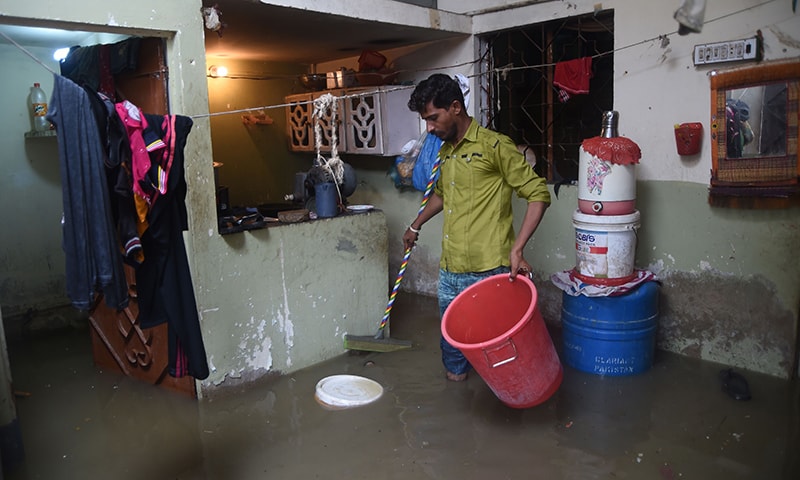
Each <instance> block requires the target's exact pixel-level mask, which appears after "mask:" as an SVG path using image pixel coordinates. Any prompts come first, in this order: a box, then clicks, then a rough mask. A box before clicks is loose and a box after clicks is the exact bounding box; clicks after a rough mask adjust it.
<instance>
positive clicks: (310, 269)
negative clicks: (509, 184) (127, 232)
mask: <svg viewBox="0 0 800 480" xmlns="http://www.w3.org/2000/svg"><path fill="white" fill-rule="evenodd" d="M275 3H281V2H275ZM286 3H291V2H286ZM311 3H314V4H316V3H315V2H310V1H309V2H304V4H309V5H310V4H311ZM449 3H450V2H447V1H440V2H439V6H440V8H442V9H448V7H447V5H449ZM456 3H457V2H456ZM478 3H479V4H480V7H481V8H486V7H487V5H486V2H478ZM478 3H474V4H475V5H477V4H478ZM512 3H513V4H520V5H523V6H521V7H520V8H515V9H511V10H506V11H503V10H500V11H497V12H491V13H486V14H484V15H480V16H478V17H475V18H474V19H473V28H474V31H475V33H482V32H490V31H495V30H501V29H505V28H511V27H514V26H517V25H520V24H523V23H524V24H533V23H536V22H540V21H545V20H551V19H553V18H560V17H566V16H573V15H579V14H584V13H589V12H591V11H592V10H593V8H594V6H595V4H597V2H590V1H586V0H579V1H573V2H562V1H557V2H545V3H541V4H536V3H535V2H516V3H515V2H512ZM349 4H350V3H348V2H344V1H342V2H335V3H333V4H331V5H334V6H337V5H338V8H340V9H341V11H342V13H347V8H348V5H349ZM495 4H496V5H503V4H509V2H495ZM754 4H755V3H754V2H752V1H745V0H730V1H726V2H710V3H709V5H708V8H707V11H706V19H707V20H712V19H718V20H715V21H713V22H709V23H707V25H706V26H705V27H704V30H703V33H702V34H693V35H689V36H686V37H679V36H677V35H674V32H675V31H676V30H677V24H676V23H675V21H674V20H673V19H672V14H673V12H674V9H675V8H677V6H678V2H648V3H647V5H646V6H644V7H643V6H642V2H638V1H636V0H615V1H608V2H603V3H602V7H603V8H613V9H615V37H616V40H615V41H616V45H617V48H618V49H619V51H618V52H617V53H616V54H615V100H614V106H615V109H616V110H618V111H619V112H620V133H621V134H622V135H624V136H628V137H629V138H631V139H633V140H635V141H636V142H637V143H639V145H640V146H641V147H642V152H643V158H642V164H641V168H639V179H640V182H639V185H638V187H639V198H638V204H637V206H638V208H639V210H640V211H641V212H642V221H643V224H642V228H641V229H640V235H639V246H638V249H637V256H636V262H637V266H639V267H641V268H649V269H651V270H653V271H655V272H656V273H658V275H659V276H660V277H661V278H662V282H663V285H662V289H661V299H662V309H661V318H660V330H659V345H660V346H661V347H662V348H665V349H668V350H672V351H676V352H680V353H683V354H686V355H691V356H695V357H700V358H705V359H709V360H714V361H719V362H722V363H726V364H730V365H734V366H737V367H742V368H748V369H751V370H755V371H762V372H766V373H769V374H773V375H778V376H788V375H790V374H791V373H792V372H793V371H794V364H795V363H796V358H797V353H796V338H797V319H798V310H799V309H800V306H799V305H800V265H798V258H800V256H798V255H797V251H798V248H800V245H798V237H800V235H798V230H800V225H799V222H800V212H798V209H797V208H794V209H789V210H775V211H763V210H758V211H744V210H726V209H718V208H711V207H709V206H708V204H707V201H706V194H707V192H706V186H707V182H708V171H709V169H710V150H709V149H710V146H709V141H708V138H707V137H706V138H705V139H704V143H703V152H702V153H701V154H700V155H698V156H696V157H685V158H684V157H679V156H678V155H677V154H676V153H675V145H674V140H673V138H674V137H673V133H672V132H673V124H675V123H681V122H687V121H700V122H704V123H705V124H706V125H707V123H708V119H709V117H710V113H709V105H710V99H709V91H708V79H707V73H708V71H709V70H710V68H695V67H694V66H693V65H692V63H691V51H692V48H693V46H694V45H695V44H699V43H708V42H715V41H722V40H731V39H736V38H745V37H749V36H753V35H755V33H756V31H757V30H760V31H761V32H762V34H763V35H764V42H765V56H766V58H767V59H776V58H789V57H798V56H800V42H798V38H797V33H796V32H798V31H800V15H797V14H793V13H792V12H791V6H790V2H788V1H776V2H771V3H769V4H766V5H762V6H758V7H754ZM465 5H467V7H468V6H469V5H468V4H465ZM311 6H312V7H313V5H311ZM199 7H200V2H199V0H195V1H184V2H159V1H155V0H142V1H140V2H136V4H131V3H130V2H122V1H104V0H86V1H84V2H82V3H81V7H80V8H76V7H75V6H74V5H72V4H70V3H69V2H61V1H57V0H42V1H39V2H36V3H25V2H9V1H3V2H1V3H0V15H3V16H9V17H17V18H30V19H33V21H34V23H35V22H37V21H40V22H43V23H44V24H46V25H47V26H70V25H72V26H77V28H84V25H85V24H91V25H94V26H99V27H102V28H103V29H108V30H109V31H121V32H125V33H137V34H147V35H154V36H164V37H167V38H168V39H169V42H168V44H169V48H168V62H169V68H170V104H171V109H172V111H173V112H175V113H181V114H184V115H202V114H205V113H207V112H208V103H207V102H208V88H207V81H206V77H205V69H206V64H205V59H204V48H203V31H202V21H201V18H200V12H199ZM750 7H752V8H750ZM465 8H466V7H465ZM745 9H747V10H745ZM740 10H744V11H743V12H742V13H738V14H733V15H728V14H729V13H731V12H736V11H740ZM662 34H663V35H666V34H669V37H668V38H669V40H670V43H669V45H666V46H662V42H661V41H660V40H659V39H658V36H659V35H662ZM474 52H475V50H474V41H472V40H463V41H458V42H455V43H453V44H446V45H430V46H428V48H427V49H424V50H416V51H414V52H413V53H407V55H406V56H405V57H403V58H400V59H397V61H398V62H399V63H398V66H400V67H401V68H403V67H404V66H407V65H417V66H422V67H432V66H437V65H438V66H441V65H459V66H457V67H452V68H450V69H448V70H446V71H447V72H449V73H465V74H471V73H473V70H472V68H473V67H472V66H470V65H469V64H468V62H470V61H471V60H472V59H473V58H474ZM428 73H429V72H424V71H423V72H420V73H418V76H419V77H420V78H422V77H424V76H427V74H428ZM473 91H476V89H475V88H474V84H473ZM4 121H8V120H4ZM12 121H19V119H16V120H12ZM209 123H210V122H209V121H208V119H207V118H202V117H200V118H197V119H196V122H195V126H194V129H193V131H192V134H191V135H190V138H189V144H188V145H187V152H186V153H187V159H188V161H187V181H188V183H189V197H188V204H189V215H190V231H189V232H188V233H187V235H186V240H187V249H188V253H189V255H190V262H191V265H192V274H193V278H194V282H195V290H196V293H197V299H198V306H199V308H200V310H201V315H202V318H201V325H202V328H203V332H204V336H205V338H206V341H207V349H208V353H209V359H210V361H211V366H212V369H213V373H212V375H211V377H210V378H209V379H208V380H207V381H206V382H203V384H202V385H201V387H202V388H201V390H203V391H212V390H214V389H216V388H220V387H224V386H227V385H239V384H242V383H244V382H247V381H255V380H257V379H258V378H262V377H264V376H267V375H269V374H271V373H278V372H288V371H291V370H294V369H298V368H302V367H303V366H305V365H309V364H310V363H313V362H315V361H320V360H323V359H324V358H325V357H326V356H330V355H334V354H336V353H337V352H341V350H340V349H339V346H340V345H341V336H342V335H343V334H344V333H345V332H347V331H351V332H363V331H365V330H366V331H370V330H371V329H372V328H374V325H375V321H376V320H377V319H376V318H375V313H374V312H376V311H381V310H382V304H385V301H386V286H387V279H390V278H391V277H390V272H391V274H392V275H393V274H394V273H395V272H396V268H397V266H398V265H399V257H400V254H401V252H402V248H401V247H400V242H399V238H400V235H401V234H402V231H403V230H404V229H405V226H406V225H407V224H408V222H409V221H410V220H411V218H413V215H414V213H415V212H416V209H417V207H418V205H419V200H420V194H419V193H418V192H416V193H414V192H398V191H396V190H395V188H394V187H393V186H392V185H391V183H390V182H388V180H387V178H386V176H385V169H381V168H379V166H375V165H360V166H359V171H358V173H359V179H360V185H359V189H358V190H357V192H356V194H355V195H354V197H353V201H354V202H356V203H372V204H375V205H379V206H380V207H381V208H382V209H383V212H382V213H381V212H375V213H373V214H370V215H366V216H361V217H358V218H350V217H348V218H337V219H332V220H329V221H324V222H319V223H309V224H303V225H297V226H292V227H282V228H280V229H269V230H263V231H259V232H252V233H244V234H237V235H231V236H226V237H220V236H219V235H218V234H217V233H216V225H215V224H216V212H215V204H214V187H213V169H212V157H211V144H210V135H209ZM378 165H380V163H379V164H378ZM384 165H385V164H384ZM576 201H577V200H576V192H575V189H574V188H562V189H561V191H560V192H559V197H558V198H557V199H555V200H554V203H553V206H552V207H551V208H550V209H549V211H548V212H547V214H546V216H545V220H544V222H543V223H542V226H541V227H540V229H539V231H538V232H537V234H536V235H535V237H534V238H533V240H532V241H531V243H530V244H529V246H528V249H527V251H526V256H527V257H528V259H529V260H531V262H532V263H533V264H534V265H535V266H536V268H537V273H538V279H537V283H538V285H539V288H540V293H541V304H542V305H541V306H542V310H543V312H544V314H545V317H546V318H547V319H548V321H550V322H555V323H557V322H558V321H559V318H560V315H559V308H560V296H559V295H560V291H559V290H558V289H556V288H555V287H553V286H552V284H550V283H549V275H550V274H552V273H553V272H556V271H559V270H564V269H569V268H572V267H573V266H574V263H575V260H574V251H573V249H574V238H573V237H574V232H573V227H572V225H571V214H572V211H573V210H574V208H575V206H576ZM12 220H13V219H12ZM387 227H388V228H387ZM440 227H441V225H440V224H437V220H433V221H431V222H430V223H429V224H428V225H426V226H425V228H424V231H423V235H422V239H421V241H420V244H419V247H418V248H417V249H416V250H415V252H414V255H413V256H412V260H411V264H410V265H409V270H408V272H407V277H406V280H405V281H404V287H405V288H406V289H408V290H412V291H418V292H422V293H429V294H430V293H433V291H434V289H435V283H436V273H437V262H438V257H439V254H440V253H441V252H440V250H439V249H440V247H439V241H440V237H439V234H438V232H439V231H440ZM387 252H388V253H387ZM387 256H388V258H389V260H390V268H389V269H388V270H387V267H386V258H387Z"/></svg>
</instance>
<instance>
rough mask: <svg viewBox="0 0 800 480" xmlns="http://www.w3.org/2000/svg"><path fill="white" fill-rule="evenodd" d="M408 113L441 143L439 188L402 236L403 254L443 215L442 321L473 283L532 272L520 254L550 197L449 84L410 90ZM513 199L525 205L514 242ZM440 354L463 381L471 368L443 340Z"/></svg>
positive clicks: (433, 82) (432, 81) (439, 78)
mask: <svg viewBox="0 0 800 480" xmlns="http://www.w3.org/2000/svg"><path fill="white" fill-rule="evenodd" d="M408 107H409V108H410V109H411V110H412V111H415V112H418V113H419V114H420V116H421V117H422V119H423V120H425V123H426V126H427V130H428V133H432V134H434V135H436V136H437V137H439V138H440V139H442V140H443V141H444V143H443V144H442V147H441V149H440V150H439V158H440V162H441V163H440V176H439V179H438V181H437V183H436V187H435V189H434V191H433V193H432V194H431V196H430V198H429V199H428V203H427V204H426V206H425V208H424V209H423V210H422V212H420V214H419V215H418V216H417V218H416V219H414V221H413V222H411V225H410V226H409V227H408V230H406V232H405V234H404V235H403V243H404V245H405V247H406V248H411V247H413V246H414V244H415V243H416V241H417V239H418V237H419V232H420V230H421V229H422V225H423V224H424V223H425V222H427V221H428V220H429V219H430V218H431V217H433V216H434V215H436V214H438V213H439V212H444V228H443V238H442V258H441V260H440V262H439V268H440V271H439V288H438V297H439V310H440V313H441V314H442V315H444V311H445V310H446V309H447V306H448V305H450V302H452V300H453V299H454V298H455V297H456V296H457V295H458V294H459V293H461V291H463V290H464V289H465V288H467V287H468V286H469V285H471V284H473V283H475V282H477V281H478V280H481V279H483V278H487V277H489V276H492V275H495V274H498V273H508V274H509V277H510V280H511V281H513V280H514V278H515V276H516V275H517V274H518V273H519V274H523V275H528V274H530V273H531V271H532V268H531V265H530V264H529V263H528V262H527V260H525V257H524V255H523V250H524V249H525V245H526V244H527V243H528V240H529V239H530V238H531V236H532V235H533V233H534V232H535V231H536V227H538V226H539V222H540V221H541V220H542V216H543V215H544V211H545V209H546V208H547V206H548V205H549V204H550V193H549V191H548V190H547V185H546V183H545V181H544V179H543V178H541V177H539V176H538V175H536V173H534V171H533V169H532V168H531V166H530V165H529V164H528V163H527V161H526V160H525V157H524V155H523V154H522V153H520V152H519V150H517V148H516V145H515V144H514V142H512V141H511V139H510V138H508V137H507V136H505V135H503V134H500V133H497V132H493V131H491V130H488V129H486V128H483V127H481V126H480V125H478V122H476V121H475V120H474V119H472V118H471V117H470V116H469V115H468V114H467V111H466V108H465V106H464V96H463V93H462V92H461V88H460V87H459V85H458V82H456V81H455V80H454V79H452V78H450V77H448V76H447V75H443V74H434V75H431V76H430V77H429V78H428V79H427V80H424V81H422V82H421V83H420V84H419V85H418V86H417V87H416V88H415V89H414V92H413V93H412V94H411V98H410V99H409V102H408ZM512 192H516V193H517V195H518V196H519V197H520V198H524V199H525V200H527V202H528V208H527V210H526V212H525V217H524V219H523V221H522V226H521V227H520V230H519V232H518V233H517V234H516V235H515V233H514V228H513V224H512V221H513V213H512V209H511V200H512V195H511V194H512ZM441 347H442V362H443V363H444V366H445V370H446V372H447V378H448V379H449V380H453V381H461V380H465V379H466V377H467V372H468V370H469V368H470V365H469V362H468V361H467V360H466V358H464V356H463V354H462V353H461V352H460V351H459V350H458V349H456V348H454V347H453V346H451V345H450V344H449V343H448V342H447V341H446V340H445V339H444V337H442V338H441Z"/></svg>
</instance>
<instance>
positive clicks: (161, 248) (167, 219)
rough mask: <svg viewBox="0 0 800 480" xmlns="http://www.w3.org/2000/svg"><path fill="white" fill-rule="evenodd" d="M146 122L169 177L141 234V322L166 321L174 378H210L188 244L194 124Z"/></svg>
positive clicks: (153, 155) (152, 118)
mask: <svg viewBox="0 0 800 480" xmlns="http://www.w3.org/2000/svg"><path fill="white" fill-rule="evenodd" d="M144 120H145V121H146V122H147V124H148V125H149V126H150V128H151V129H152V130H153V132H154V133H155V135H157V136H158V138H160V139H162V140H163V142H164V144H165V145H166V148H164V149H160V150H154V151H152V152H150V161H151V163H152V164H154V165H158V166H159V167H160V169H161V171H163V172H168V173H169V174H168V175H165V176H164V177H163V180H165V181H166V183H165V185H164V188H163V189H162V190H163V192H164V193H161V191H162V190H159V194H158V195H157V196H155V197H154V198H153V201H152V203H151V205H150V210H149V212H148V214H147V222H148V225H149V226H148V228H147V230H146V231H145V232H144V234H143V235H142V246H143V248H144V261H143V262H142V264H141V265H140V266H139V267H138V268H137V269H136V285H137V289H138V294H139V296H138V299H139V322H140V324H141V326H142V328H148V327H154V326H156V325H160V324H163V323H167V326H168V331H169V334H168V336H169V374H170V375H171V376H173V377H183V376H186V375H190V376H192V377H195V378H198V379H201V380H202V379H204V378H207V377H208V374H209V370H208V362H207V359H206V352H205V346H204V345H203V338H202V333H201V329H200V321H199V316H198V313H197V303H196V301H195V296H194V288H193V286H192V277H191V273H190V271H189V260H188V258H187V256H186V247H185V245H184V241H183V231H185V230H187V229H188V215H187V212H186V203H185V199H186V190H187V188H186V178H185V174H184V153H183V149H184V147H185V145H186V139H187V137H188V135H189V132H190V130H191V128H192V125H193V122H192V119H191V118H189V117H185V116H181V115H166V116H160V115H152V114H145V116H144Z"/></svg>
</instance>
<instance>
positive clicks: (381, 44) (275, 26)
mask: <svg viewBox="0 0 800 480" xmlns="http://www.w3.org/2000/svg"><path fill="white" fill-rule="evenodd" d="M203 4H204V5H205V6H214V5H216V6H217V8H218V10H219V12H220V20H221V21H222V23H223V24H224V27H223V28H222V29H221V30H219V31H218V32H215V31H211V30H209V29H205V36H206V40H205V43H206V55H207V56H213V57H226V58H232V59H245V60H261V61H274V62H290V63H301V64H309V65H310V64H315V63H322V62H328V61H332V60H338V59H342V58H349V57H354V56H358V55H359V54H360V52H361V51H362V50H384V49H389V48H396V47H402V46H409V45H415V44H419V43H424V42H430V41H435V40H443V39H446V38H452V37H454V36H457V35H459V34H457V33H453V32H446V31H442V30H435V29H427V28H419V27H411V26H407V25H398V24H388V23H380V22H374V21H373V22H370V21H366V20H360V19H354V18H350V17H343V16H336V15H331V14H326V13H318V12H312V11H308V10H300V9H294V8H287V7H279V6H274V5H266V4H263V3H260V2H258V0H203ZM413 8H417V7H413ZM95 28H96V26H92V30H94V29H95ZM87 30H88V28H87ZM3 33H4V34H6V35H8V36H9V37H10V38H12V39H13V40H14V41H15V42H17V43H18V44H20V45H22V46H35V47H50V48H53V49H54V50H55V49H56V48H62V47H70V46H74V45H81V44H83V45H86V44H87V42H98V40H97V35H98V34H97V33H96V32H92V31H73V30H59V29H52V28H39V27H35V26H24V25H22V26H21V25H2V24H0V43H6V44H7V43H10V42H9V41H8V40H7V39H6V38H4V37H3V36H2V34H3ZM101 38H102V39H101V40H100V41H99V43H113V42H115V41H118V40H119V39H121V38H124V37H122V36H116V35H110V34H106V35H105V36H103V37H101Z"/></svg>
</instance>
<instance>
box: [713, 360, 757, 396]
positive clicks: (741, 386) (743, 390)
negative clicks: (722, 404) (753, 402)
mask: <svg viewBox="0 0 800 480" xmlns="http://www.w3.org/2000/svg"><path fill="white" fill-rule="evenodd" d="M719 376H720V379H721V380H722V391H723V392H725V393H727V394H728V395H729V396H730V397H731V398H733V399H734V400H741V401H746V400H750V398H751V397H750V386H749V385H748V384H747V380H746V379H745V378H744V377H743V376H742V375H740V374H738V373H736V372H734V371H733V369H732V368H729V369H727V370H722V371H721V372H719Z"/></svg>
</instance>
